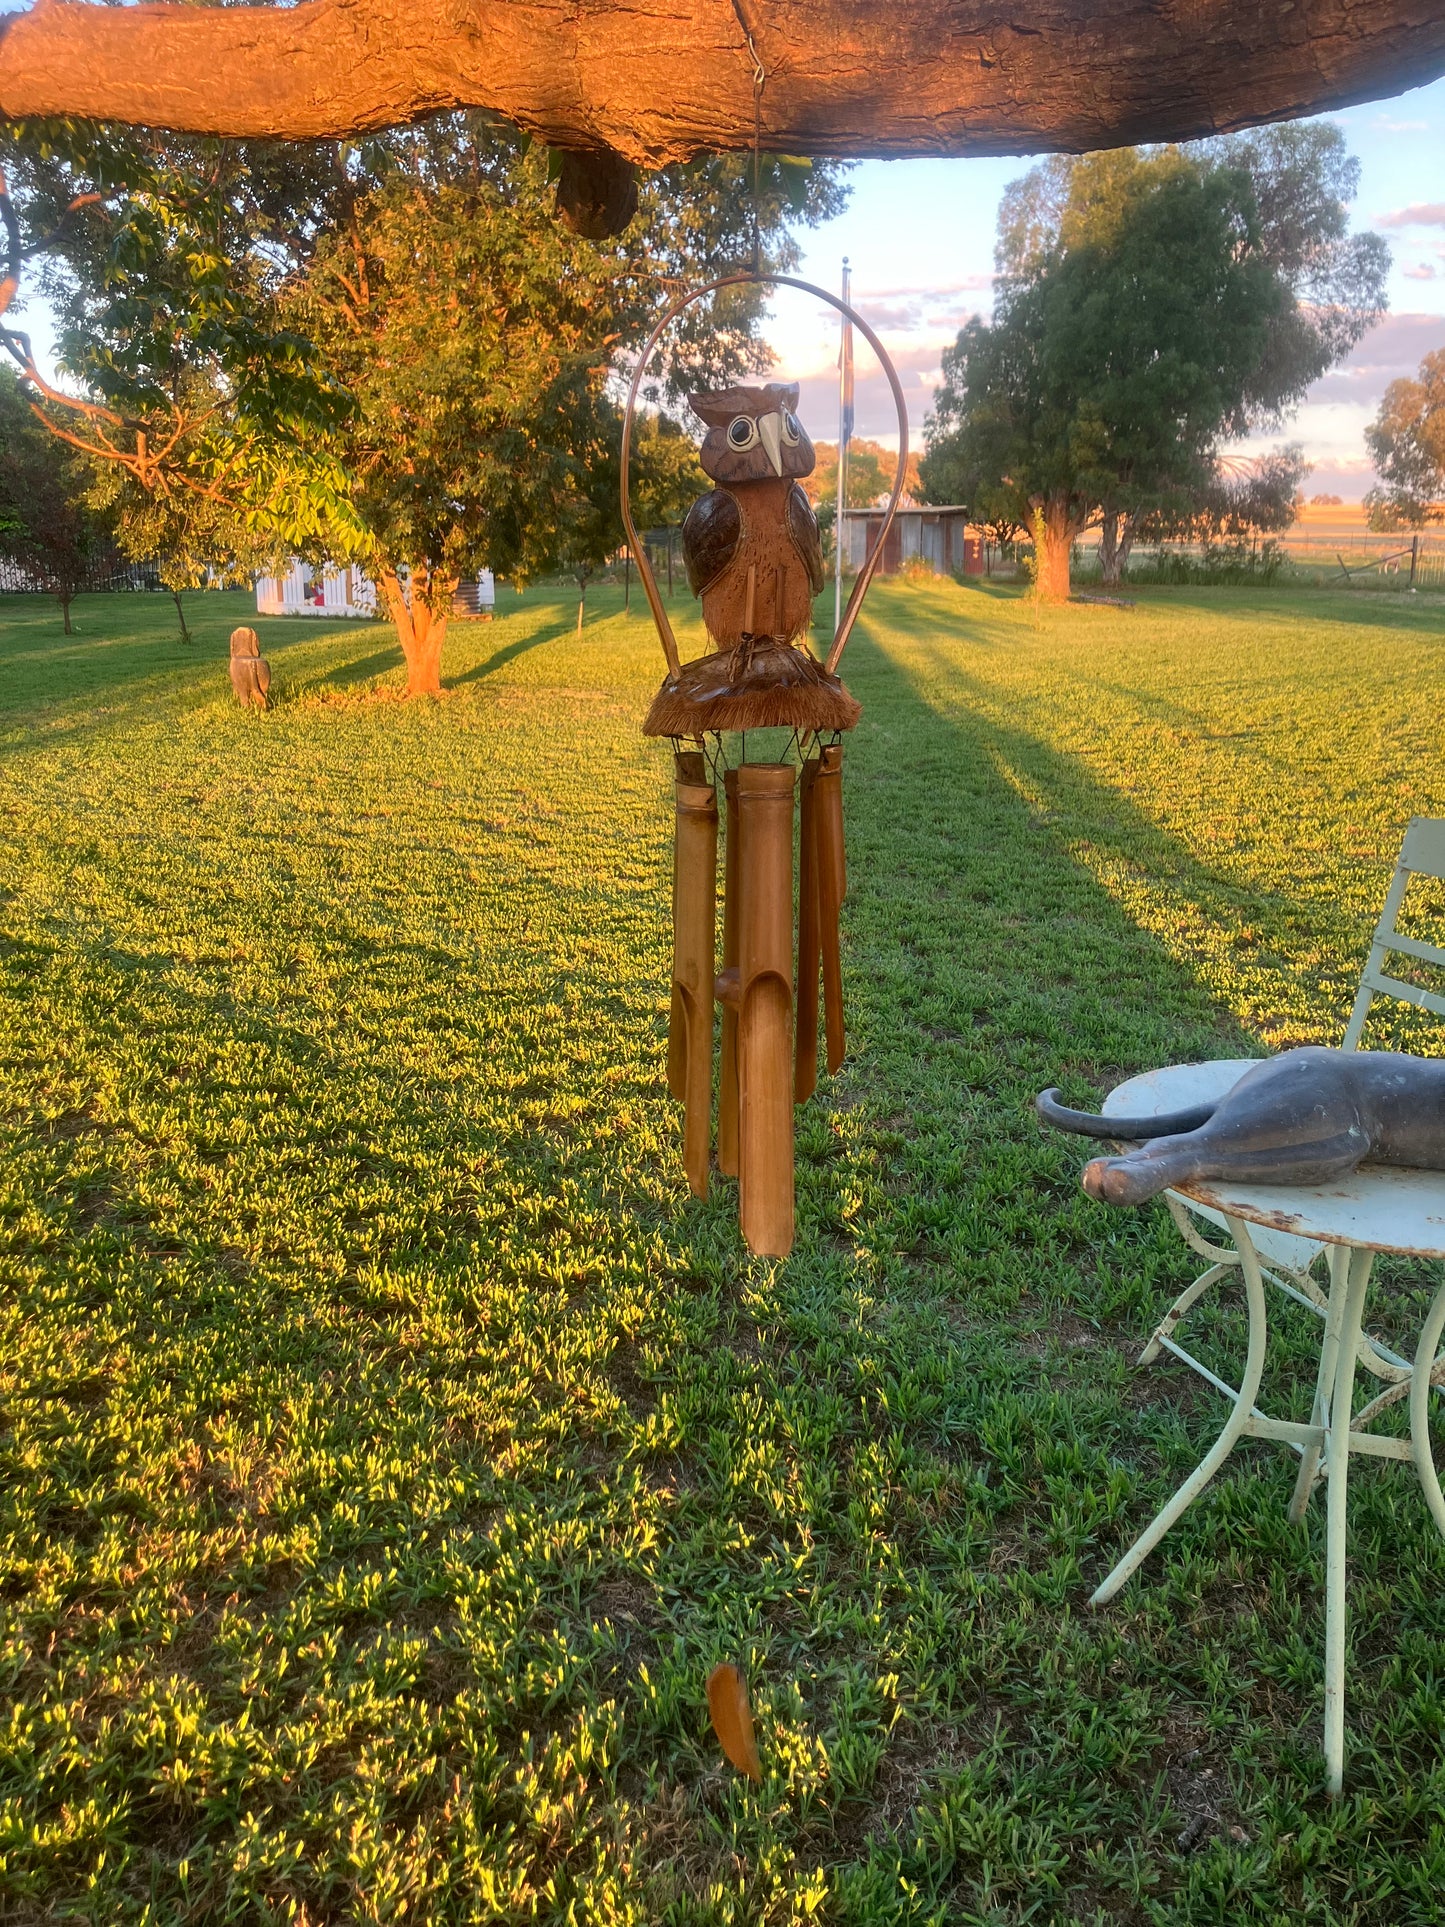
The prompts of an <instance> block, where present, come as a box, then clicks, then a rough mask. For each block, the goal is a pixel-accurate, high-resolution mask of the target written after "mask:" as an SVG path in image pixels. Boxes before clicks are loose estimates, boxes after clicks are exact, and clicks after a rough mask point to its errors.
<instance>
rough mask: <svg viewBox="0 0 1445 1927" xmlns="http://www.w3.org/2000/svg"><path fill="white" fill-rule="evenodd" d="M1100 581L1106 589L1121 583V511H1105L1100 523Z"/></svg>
mask: <svg viewBox="0 0 1445 1927" xmlns="http://www.w3.org/2000/svg"><path fill="white" fill-rule="evenodd" d="M1099 580H1100V582H1102V583H1103V584H1104V586H1105V587H1106V588H1110V589H1112V588H1117V586H1118V582H1119V511H1118V510H1117V509H1105V510H1104V513H1103V516H1102V517H1101V519H1100V522H1099Z"/></svg>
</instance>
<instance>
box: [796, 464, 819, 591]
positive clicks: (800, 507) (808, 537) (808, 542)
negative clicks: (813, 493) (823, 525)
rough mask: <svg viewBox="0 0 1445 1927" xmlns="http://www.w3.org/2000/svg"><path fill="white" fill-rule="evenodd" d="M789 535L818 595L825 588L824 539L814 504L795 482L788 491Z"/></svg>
mask: <svg viewBox="0 0 1445 1927" xmlns="http://www.w3.org/2000/svg"><path fill="white" fill-rule="evenodd" d="M788 534H789V535H790V536H791V537H792V542H793V547H794V548H795V549H796V550H797V551H798V554H799V555H800V556H801V557H802V558H803V566H804V567H805V568H806V569H807V571H808V580H809V582H811V583H812V585H813V594H814V595H816V594H817V593H818V591H819V590H820V589H821V588H822V586H823V538H822V537H821V536H820V535H819V533H818V518H817V516H816V515H814V513H813V504H812V503H811V502H810V501H809V500H808V498H807V496H806V495H805V494H804V493H803V491H802V490H801V489H800V488H799V487H798V484H797V483H796V482H794V484H793V486H792V487H791V488H790V489H789V490H788Z"/></svg>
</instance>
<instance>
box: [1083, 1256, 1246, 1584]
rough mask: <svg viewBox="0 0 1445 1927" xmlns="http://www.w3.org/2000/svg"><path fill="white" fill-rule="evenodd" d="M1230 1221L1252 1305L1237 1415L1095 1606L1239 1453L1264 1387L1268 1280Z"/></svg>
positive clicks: (1125, 1559)
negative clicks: (1255, 1404) (1265, 1285)
mask: <svg viewBox="0 0 1445 1927" xmlns="http://www.w3.org/2000/svg"><path fill="white" fill-rule="evenodd" d="M1226 1221H1227V1223H1228V1225H1229V1230H1230V1235H1231V1237H1232V1238H1233V1239H1234V1242H1235V1246H1236V1248H1237V1250H1238V1252H1239V1261H1240V1269H1241V1270H1242V1272H1243V1273H1244V1292H1245V1299H1246V1302H1247V1304H1248V1306H1249V1350H1248V1353H1247V1355H1246V1357H1245V1361H1244V1377H1243V1379H1242V1380H1241V1382H1240V1387H1239V1391H1238V1394H1237V1395H1236V1397H1235V1401H1234V1410H1233V1411H1232V1412H1231V1413H1230V1415H1229V1419H1228V1421H1227V1423H1226V1425H1225V1427H1224V1430H1223V1431H1222V1432H1221V1433H1220V1435H1219V1437H1218V1438H1217V1439H1216V1440H1215V1441H1214V1444H1213V1446H1212V1447H1211V1448H1210V1450H1209V1451H1208V1452H1207V1453H1206V1455H1205V1456H1204V1458H1203V1459H1201V1460H1200V1462H1199V1465H1198V1466H1197V1468H1196V1469H1195V1470H1194V1471H1193V1472H1192V1473H1191V1474H1190V1476H1189V1477H1188V1478H1187V1479H1186V1480H1185V1481H1184V1483H1183V1485H1181V1486H1180V1488H1179V1490H1178V1491H1177V1492H1176V1493H1175V1494H1174V1497H1173V1498H1172V1499H1171V1500H1170V1501H1169V1503H1168V1505H1166V1506H1165V1508H1164V1510H1163V1511H1162V1512H1161V1513H1160V1514H1159V1516H1158V1517H1157V1518H1156V1519H1155V1520H1154V1522H1153V1524H1152V1525H1149V1526H1147V1527H1146V1528H1145V1529H1144V1531H1143V1532H1141V1533H1140V1535H1139V1537H1138V1538H1137V1539H1136V1540H1135V1541H1134V1543H1133V1545H1132V1546H1130V1548H1129V1550H1128V1551H1127V1552H1126V1553H1125V1554H1124V1557H1123V1558H1122V1559H1121V1560H1120V1561H1119V1563H1118V1564H1117V1565H1116V1566H1115V1568H1114V1570H1113V1571H1112V1572H1111V1573H1110V1574H1109V1576H1108V1578H1107V1579H1106V1580H1105V1581H1104V1583H1103V1584H1102V1585H1101V1586H1100V1587H1099V1588H1098V1589H1097V1591H1096V1592H1095V1593H1094V1595H1093V1597H1092V1598H1091V1599H1090V1601H1089V1604H1090V1605H1091V1606H1102V1605H1105V1604H1106V1603H1107V1602H1108V1601H1109V1600H1110V1599H1112V1598H1113V1597H1114V1595H1115V1593H1116V1592H1118V1591H1119V1590H1120V1588H1121V1587H1123V1586H1124V1585H1125V1584H1126V1583H1127V1582H1128V1580H1129V1579H1130V1578H1131V1577H1132V1576H1133V1574H1134V1573H1135V1572H1137V1570H1138V1569H1139V1567H1140V1566H1141V1565H1142V1564H1143V1563H1144V1561H1145V1560H1146V1559H1147V1558H1148V1557H1149V1554H1150V1553H1151V1552H1152V1551H1153V1550H1154V1548H1155V1546H1157V1545H1158V1543H1159V1541H1160V1540H1161V1539H1162V1538H1163V1537H1164V1535H1165V1533H1166V1532H1167V1531H1168V1530H1169V1528H1170V1527H1171V1526H1172V1525H1173V1524H1174V1523H1175V1521H1176V1520H1177V1519H1179V1518H1180V1517H1181V1516H1182V1515H1183V1514H1184V1513H1185V1512H1186V1511H1188V1509H1189V1507H1190V1506H1191V1505H1193V1503H1194V1501H1195V1500H1196V1499H1197V1498H1198V1497H1199V1495H1200V1493H1201V1492H1202V1491H1203V1490H1204V1488H1205V1487H1206V1486H1207V1485H1208V1484H1209V1481H1210V1480H1211V1479H1212V1478H1213V1477H1214V1475H1215V1473H1216V1472H1217V1471H1218V1470H1219V1468H1220V1466H1221V1465H1223V1463H1224V1461H1225V1460H1226V1459H1227V1458H1228V1457H1229V1455H1230V1453H1231V1452H1232V1451H1233V1450H1234V1448H1235V1445H1236V1444H1237V1443H1238V1441H1239V1435H1240V1433H1241V1432H1242V1431H1243V1430H1244V1427H1245V1425H1246V1423H1247V1421H1248V1419H1249V1414H1250V1410H1251V1408H1252V1407H1253V1405H1254V1401H1255V1398H1256V1397H1257V1395H1258V1393H1259V1382H1260V1380H1261V1378H1263V1376H1264V1346H1265V1337H1266V1331H1267V1325H1266V1317H1265V1306H1264V1280H1263V1278H1262V1277H1261V1276H1260V1270H1259V1258H1258V1256H1257V1254H1256V1252H1255V1249H1254V1245H1253V1243H1252V1242H1251V1240H1250V1236H1249V1231H1248V1229H1247V1228H1246V1226H1245V1225H1244V1223H1243V1221H1242V1220H1240V1219H1237V1218H1227V1220H1226Z"/></svg>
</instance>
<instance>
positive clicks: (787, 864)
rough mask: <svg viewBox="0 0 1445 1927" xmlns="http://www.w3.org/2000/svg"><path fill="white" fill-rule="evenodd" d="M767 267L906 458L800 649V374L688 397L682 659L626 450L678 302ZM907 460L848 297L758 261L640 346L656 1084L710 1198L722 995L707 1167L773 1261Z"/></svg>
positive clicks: (838, 983)
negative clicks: (663, 1026) (656, 748)
mask: <svg viewBox="0 0 1445 1927" xmlns="http://www.w3.org/2000/svg"><path fill="white" fill-rule="evenodd" d="M759 284H766V285H768V286H773V287H787V288H797V289H800V290H801V291H802V292H803V293H805V294H811V295H815V296H816V297H817V298H818V299H819V300H820V301H825V302H827V303H828V305H829V306H830V307H832V308H836V309H837V310H838V312H839V313H840V314H842V315H844V316H846V318H847V319H848V320H849V321H851V322H852V324H853V325H854V327H856V328H857V329H858V331H859V333H860V334H861V335H862V336H863V337H864V339H865V340H866V341H867V342H868V344H869V346H870V347H871V348H872V350H873V352H874V354H876V355H877V357H878V361H879V365H880V366H881V367H882V369H883V372H884V374H885V375H886V376H887V378H888V384H889V387H890V388H891V389H892V392H893V401H894V406H895V407H896V409H897V411H898V470H897V473H896V475H895V476H894V480H893V492H892V495H891V496H890V498H889V502H888V509H887V513H886V514H885V516H884V518H883V524H882V527H881V528H880V529H879V531H878V536H877V540H876V542H875V544H874V546H873V549H872V551H871V552H870V554H869V556H868V558H867V560H866V561H865V563H864V565H863V567H862V569H861V570H860V571H859V574H858V578H857V580H856V582H855V583H854V585H853V592H852V594H851V595H850V596H849V598H848V606H847V608H846V609H845V610H844V612H843V616H842V620H841V621H840V622H839V624H838V629H837V633H836V634H835V636H834V637H833V641H832V644H831V646H830V648H829V650H828V653H827V657H826V659H825V660H824V661H822V662H820V661H819V660H818V658H817V657H816V656H815V655H814V654H813V653H812V651H811V650H810V649H809V648H808V647H807V646H806V643H802V644H801V646H800V639H801V638H802V637H803V635H804V633H805V631H806V630H807V629H808V627H809V624H810V622H811V620H812V609H813V598H814V596H815V595H816V594H817V593H818V591H819V590H820V589H821V588H822V587H823V559H822V545H821V541H820V538H819V533H818V524H817V519H816V517H815V516H814V514H813V510H812V506H811V504H810V503H809V501H808V498H807V496H806V495H805V494H804V492H803V490H802V488H801V487H800V486H799V480H798V478H799V477H801V476H804V475H807V474H810V473H811V471H812V468H813V465H814V456H813V445H812V443H811V442H810V441H809V439H808V437H807V435H806V433H805V432H804V430H803V428H802V426H801V424H800V423H799V421H798V419H797V416H796V415H795V413H794V412H793V411H794V410H795V408H796V407H797V402H798V388H797V384H796V383H780V382H769V383H767V384H766V385H765V386H750V387H736V388H729V389H725V390H723V391H721V392H717V393H709V394H697V395H693V396H692V397H691V405H692V408H693V411H694V412H695V413H696V414H697V415H698V416H699V417H700V418H701V420H702V421H703V422H704V424H705V425H706V427H707V431H708V432H707V434H706V435H705V437H704V440H703V443H702V447H701V450H700V459H701V462H702V466H703V469H704V471H705V473H706V474H707V475H708V476H709V477H710V478H711V479H712V480H713V482H714V483H715V484H716V486H715V487H714V488H713V489H712V491H711V492H710V493H709V494H707V495H705V496H703V497H701V499H700V500H698V501H697V502H695V503H694V504H693V506H692V508H691V509H690V510H689V511H688V514H687V519H686V521H685V522H684V523H683V531H682V539H683V553H684V558H685V560H686V563H687V573H688V581H689V583H690V585H691V587H692V590H693V593H694V594H695V595H698V596H700V597H701V598H702V612H703V620H704V622H705V624H706V626H707V632H708V642H709V647H708V649H707V651H706V652H705V653H704V654H703V655H701V656H698V657H697V658H696V659H695V660H693V661H692V662H688V663H684V662H683V661H682V660H681V658H680V656H679V654H678V647H677V639H676V637H675V636H674V634H673V631H672V624H671V623H670V622H669V620H668V616H667V610H666V608H665V607H664V605H663V601H662V597H661V596H660V595H659V593H658V589H657V583H656V581H655V579H654V577H653V573H652V569H651V566H650V564H649V562H648V559H647V552H646V550H645V549H644V548H643V546H642V544H641V542H640V541H639V540H638V536H637V530H636V528H635V527H634V526H633V521H632V513H631V507H630V503H629V497H628V466H629V460H630V456H631V448H632V424H633V419H634V415H635V412H636V407H637V395H638V389H639V387H640V385H641V382H642V378H643V374H644V372H645V370H646V368H647V366H648V364H649V363H650V361H651V359H652V356H653V353H654V351H655V349H656V348H657V344H658V342H659V341H660V340H661V338H662V335H663V331H664V330H665V329H666V328H667V327H668V326H669V324H670V323H671V322H672V321H674V320H675V319H676V317H677V316H678V315H679V314H681V313H682V312H683V310H684V309H685V308H687V307H689V306H691V304H692V303H693V302H695V301H699V300H701V299H703V298H704V297H705V296H707V295H709V294H714V293H716V292H717V291H718V290H719V289H722V288H730V287H738V286H743V285H759ZM907 465H908V413H907V409H906V407H905V404H904V400H903V391H902V389H901V387H900V386H899V382H898V376H897V374H896V372H895V370H894V368H893V364H892V362H891V361H890V360H889V358H888V355H887V352H886V351H885V349H884V347H883V344H882V342H880V341H879V339H878V337H877V336H876V335H875V334H874V332H873V330H872V329H871V328H870V327H869V326H868V324H867V322H865V321H864V320H863V318H862V316H861V315H859V314H857V313H856V312H855V311H854V309H853V308H851V307H850V306H849V305H848V303H847V302H845V301H842V300H840V299H839V298H838V297H837V296H836V295H833V294H829V293H828V291H827V290H826V289H824V288H818V287H814V286H813V285H812V284H811V283H810V282H807V281H800V280H796V279H794V278H793V277H792V276H791V275H768V274H761V273H757V272H753V273H745V274H733V275H727V276H725V277H724V278H722V279H721V280H718V281H712V282H709V283H708V284H707V285H706V286H705V287H701V288H697V289H694V290H693V291H692V292H691V293H690V294H687V295H684V296H682V297H681V298H679V299H678V300H676V301H674V302H673V303H672V305H671V306H670V307H669V308H668V310H667V312H666V313H665V314H664V315H663V317H662V319H661V320H660V321H659V322H658V324H657V326H656V328H655V329H654V330H653V332H652V335H651V337H650V339H649V340H648V343H647V346H646V347H645V348H644V349H643V351H642V354H641V356H640V357H639V359H638V363H637V368H636V371H635V373H634V375H633V378H632V387H631V390H630V392H629V394H628V397H627V411H626V415H625V417H624V421H623V430H622V521H623V526H624V527H625V529H626V531H627V539H628V542H629V544H630V546H631V550H632V554H633V558H634V560H635V561H636V563H637V571H638V576H639V578H640V580H641V582H642V587H643V591H644V593H645V594H646V596H647V603H648V607H649V609H650V610H651V611H652V618H653V621H654V623H655V624H656V626H657V633H658V636H659V637H660V639H661V642H662V649H663V654H664V656H665V657H666V658H667V674H666V676H665V678H664V679H663V683H662V687H661V688H660V689H659V690H658V692H657V696H656V697H655V699H654V701H653V704H652V708H651V710H650V711H649V712H648V716H647V720H646V722H645V723H644V724H643V733H644V734H645V735H648V736H666V737H668V738H669V739H670V740H671V742H672V747H673V763H674V774H675V810H676V830H675V844H674V866H673V890H672V922H673V964H672V1005H671V1018H670V1025H669V1033H668V1053H667V1069H668V1085H669V1088H670V1089H671V1091H672V1094H673V1096H674V1097H675V1098H677V1099H678V1101H679V1102H680V1103H681V1104H682V1106H683V1150H682V1160H683V1167H684V1169H685V1170H686V1172H687V1177H688V1182H689V1184H690V1185H691V1186H692V1189H693V1191H694V1192H695V1194H696V1195H697V1196H698V1197H706V1196H707V1189H708V1173H709V1165H710V1151H711V1144H712V1106H713V1039H714V1007H715V1006H716V1007H720V1008H721V1011H722V1052H721V1066H720V1076H719V1090H718V1103H717V1164H718V1169H719V1170H720V1171H721V1172H723V1173H724V1174H725V1175H727V1176H730V1177H736V1178H737V1181H738V1217H739V1222H740V1224H741V1226H742V1233H743V1237H744V1239H745V1240H746V1242H747V1245H748V1248H749V1250H750V1251H753V1252H755V1253H757V1254H759V1255H761V1256H768V1257H780V1258H781V1257H786V1256H787V1254H788V1252H789V1251H790V1250H791V1249H792V1245H793V1225H794V1212H793V1106H794V1105H795V1104H802V1103H806V1101H807V1100H808V1098H810V1097H811V1096H812V1094H813V1092H814V1091H815V1090H816V1088H817V1083H818V1046H819V1034H818V1023H819V1014H820V1010H821V1015H822V1020H823V1044H824V1052H825V1058H826V1062H827V1066H828V1069H829V1070H830V1071H836V1070H837V1069H838V1067H839V1065H840V1064H841V1063H842V1061H843V1054H844V1049H845V1037H844V1027H843V976H842V966H841V959H840V954H839V941H838V927H839V919H840V916H841V913H842V907H843V897H844V893H845V890H846V888H847V876H846V869H845V864H844V855H843V745H842V738H843V736H844V735H845V734H846V733H847V731H848V730H850V729H852V728H853V727H854V725H855V724H856V723H857V721H858V718H859V716H860V715H861V714H862V711H861V710H860V708H859V706H858V704H857V703H856V702H855V701H854V699H853V697H852V696H851V695H850V694H849V692H848V690H847V689H846V688H845V686H844V685H843V683H842V682H840V681H839V679H838V674H837V669H838V663H839V660H840V658H841V656H842V654H843V648H844V645H845V643H846V642H847V640H848V637H849V635H850V633H851V632H852V629H853V625H854V623H855V622H856V621H857V619H858V612H859V609H860V608H861V607H862V603H863V598H864V596H865V595H866V594H867V592H868V585H869V583H870V582H871V581H872V579H873V574H874V571H875V569H876V568H877V566H878V561H879V558H880V556H881V555H882V551H883V542H884V538H885V537H886V536H887V533H888V530H889V527H890V525H891V524H892V521H893V516H894V513H895V511H896V509H897V507H898V500H899V497H900V495H901V494H902V492H903V477H904V473H905V470H906V468H907ZM839 536H840V538H841V530H840V531H839ZM779 728H782V729H786V730H788V731H789V732H790V738H789V744H788V748H789V749H790V750H793V749H795V750H796V753H797V759H798V764H799V766H800V767H799V769H798V770H797V771H795V769H794V765H793V763H792V762H791V761H789V760H787V757H786V754H785V756H784V759H783V760H781V761H768V762H756V761H755V762H749V761H748V760H747V756H746V748H747V735H746V732H747V731H749V730H751V731H754V732H756V731H758V730H762V729H779ZM755 740H756V737H755ZM719 775H721V778H722V790H723V811H722V816H721V821H722V825H723V833H724V834H723V920H722V967H721V969H717V967H716V944H717V929H716V924H717V859H718V829H719V820H720V818H719V809H718V777H719ZM795 799H797V800H798V801H799V802H800V804H801V809H800V811H798V810H796V809H795ZM797 817H800V826H799V825H796V824H795V818H797ZM795 827H797V845H798V864H797V879H796V880H797V898H798V919H797V931H796V939H795V933H794V924H793V896H794V860H793V853H794V836H795ZM795 959H796V967H795ZM820 985H821V996H820Z"/></svg>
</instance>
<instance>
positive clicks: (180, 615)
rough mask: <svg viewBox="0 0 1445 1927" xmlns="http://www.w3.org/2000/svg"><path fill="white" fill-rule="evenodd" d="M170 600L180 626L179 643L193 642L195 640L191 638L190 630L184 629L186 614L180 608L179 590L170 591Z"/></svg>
mask: <svg viewBox="0 0 1445 1927" xmlns="http://www.w3.org/2000/svg"><path fill="white" fill-rule="evenodd" d="M171 600H172V602H174V603H175V605H176V620H177V621H178V622H179V623H180V625H181V641H182V642H193V641H194V640H195V638H194V637H193V636H192V634H191V632H190V630H189V629H188V628H187V627H186V612H185V610H184V609H183V608H182V607H181V592H180V590H179V589H172V590H171Z"/></svg>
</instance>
